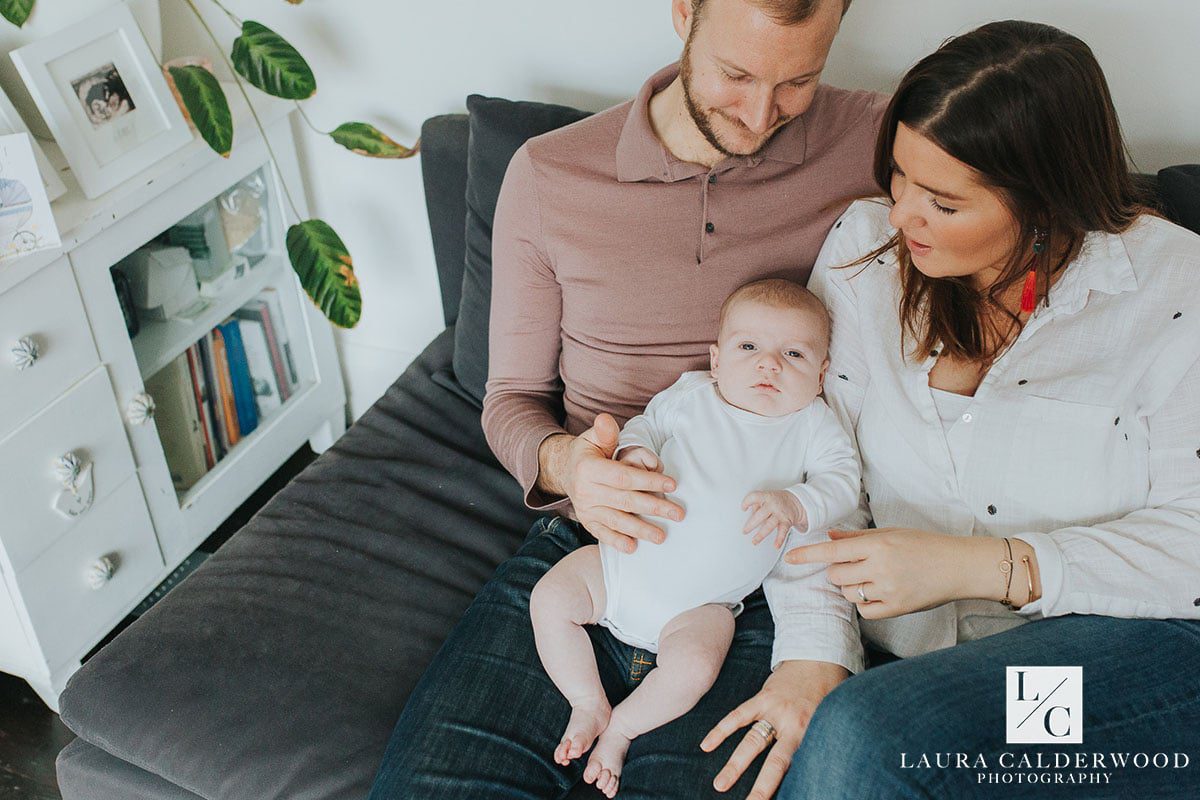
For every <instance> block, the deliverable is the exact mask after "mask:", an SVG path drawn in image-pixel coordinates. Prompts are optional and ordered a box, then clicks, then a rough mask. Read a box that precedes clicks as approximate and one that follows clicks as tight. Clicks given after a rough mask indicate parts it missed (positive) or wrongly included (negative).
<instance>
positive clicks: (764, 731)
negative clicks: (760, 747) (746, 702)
mask: <svg viewBox="0 0 1200 800" xmlns="http://www.w3.org/2000/svg"><path fill="white" fill-rule="evenodd" d="M750 730H752V731H754V732H755V733H757V734H758V735H759V736H761V737H762V738H763V741H764V742H766V743H767V744H770V743H771V741H772V740H773V739H774V738H775V726H774V725H772V724H771V723H769V722H767V721H766V720H765V719H760V720H755V722H754V724H753V725H751V726H750Z"/></svg>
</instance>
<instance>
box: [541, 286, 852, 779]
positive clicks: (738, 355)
mask: <svg viewBox="0 0 1200 800" xmlns="http://www.w3.org/2000/svg"><path fill="white" fill-rule="evenodd" d="M829 327H830V323H829V316H828V313H827V312H826V311H825V308H824V306H822V305H821V302H820V301H819V300H817V298H816V297H814V296H813V295H812V294H811V293H810V292H809V291H808V290H807V289H804V288H803V287H801V286H799V285H798V284H795V283H793V282H791V281H785V280H778V279H771V280H762V281H755V282H753V283H750V284H747V285H745V286H743V287H741V288H740V289H738V290H737V291H735V292H734V293H733V294H732V295H730V296H729V298H728V299H726V301H725V303H724V305H723V306H722V308H721V316H720V322H719V324H718V335H717V343H716V344H715V345H711V346H710V347H709V356H710V359H711V372H707V371H697V372H686V373H684V374H683V375H682V376H681V377H680V378H679V380H677V381H676V382H675V383H674V385H672V386H670V387H669V388H667V389H665V390H663V391H662V392H660V393H659V394H657V395H655V396H654V397H653V398H652V399H651V400H650V403H649V405H647V406H646V410H645V412H644V413H643V414H641V415H640V416H637V417H634V418H633V419H631V420H629V422H628V423H627V424H626V425H625V428H624V430H623V431H622V432H621V436H620V439H619V446H618V448H617V451H616V453H615V455H614V457H615V458H616V459H617V460H618V461H622V462H625V463H629V464H634V465H638V466H641V467H644V468H645V469H649V470H656V471H662V472H665V473H666V474H668V475H670V476H671V477H673V478H674V479H675V483H676V486H677V491H675V492H674V493H672V494H671V495H669V496H668V499H670V500H672V501H674V502H676V503H678V504H679V505H680V506H682V507H683V508H684V509H685V511H686V514H685V517H684V519H683V521H681V522H672V521H670V520H660V519H657V518H656V519H654V522H655V524H658V525H660V526H661V527H663V528H664V530H666V533H667V538H666V540H665V541H664V542H663V543H662V544H659V545H655V544H652V543H649V542H642V543H641V545H640V546H639V547H638V548H637V549H636V550H635V551H634V552H632V553H624V552H622V551H620V550H617V549H616V548H614V547H611V546H609V545H607V544H600V545H591V546H587V547H582V548H580V549H578V550H576V551H574V552H572V553H571V554H569V555H567V556H566V557H565V558H563V559H562V561H560V562H559V563H558V564H556V565H555V566H554V567H553V568H551V569H550V570H549V571H548V572H547V573H546V574H545V576H543V577H542V579H541V580H539V581H538V583H537V585H536V586H535V587H534V589H533V596H532V598H531V601H530V613H531V615H532V620H533V630H534V636H535V638H536V642H537V649H538V654H539V656H540V657H541V659H542V663H543V665H544V666H545V668H546V672H547V673H548V674H549V676H550V678H551V680H553V681H554V685H555V686H557V687H558V689H559V691H561V692H562V693H563V695H564V696H565V697H566V699H567V700H568V702H570V704H571V717H570V720H569V721H568V723H567V727H566V730H565V731H564V732H563V736H562V739H561V742H560V743H559V745H558V747H557V748H556V750H555V751H554V760H555V762H557V763H558V764H562V765H564V766H565V765H567V764H570V763H571V761H572V760H573V759H576V758H579V757H580V756H582V755H583V754H584V753H585V752H586V751H587V750H588V748H589V747H591V746H592V743H593V742H595V748H594V749H593V750H592V754H591V757H590V758H589V759H588V763H587V766H586V768H585V770H584V779H585V780H586V781H587V782H588V783H593V784H595V785H596V787H597V788H598V789H600V790H601V791H602V792H604V794H606V795H607V796H608V797H613V796H614V795H615V794H616V791H617V786H618V783H619V778H620V773H621V767H622V765H623V763H624V761H625V754H626V751H627V750H628V749H629V744H630V742H631V741H632V740H633V739H634V738H635V737H637V736H640V735H642V734H643V733H646V732H648V731H651V730H653V729H654V728H657V727H658V726H660V725H663V724H665V723H667V722H670V721H671V720H673V719H675V718H677V717H680V716H682V715H683V714H684V713H686V712H687V711H688V710H689V709H691V708H692V706H694V705H695V704H696V702H697V701H699V700H700V698H701V697H703V696H704V694H705V692H707V691H708V690H709V688H710V687H711V686H712V684H713V682H714V681H715V680H716V677H717V673H718V672H719V671H720V669H721V665H722V663H723V662H724V660H725V655H726V653H727V651H728V650H729V644H730V641H731V640H732V638H733V629H734V617H736V616H737V615H738V614H739V613H740V612H741V600H742V599H743V598H744V597H746V596H747V595H749V594H750V593H751V592H753V591H754V590H755V589H757V588H758V587H759V586H760V585H761V584H762V582H763V579H764V578H765V577H766V576H767V574H768V573H769V572H770V571H771V570H772V568H773V567H774V566H775V564H776V562H777V561H778V559H779V557H780V553H781V552H782V548H783V545H784V544H785V542H786V541H787V538H788V534H789V532H790V531H793V530H794V531H796V532H797V533H798V534H803V533H806V532H808V531H811V530H825V529H827V528H828V527H829V526H830V525H832V524H833V523H836V522H837V521H839V520H840V519H841V518H842V517H845V516H847V515H848V514H850V513H851V512H852V511H854V509H855V508H856V507H857V504H858V496H859V483H860V471H859V466H858V459H857V456H856V455H855V452H854V449H853V447H852V445H851V443H850V439H849V437H848V436H847V435H846V433H845V431H844V430H843V429H842V427H841V425H840V424H839V423H838V421H837V419H836V418H835V417H834V415H833V413H832V412H831V411H830V410H829V408H828V407H827V406H826V405H825V403H824V401H823V400H821V399H819V398H818V395H819V394H820V393H821V389H822V384H823V381H824V377H825V370H826V368H827V367H828V366H829V360H828V358H827V353H828V349H829ZM746 534H753V535H752V536H748V535H746ZM767 537H773V542H772V544H771V545H768V546H762V547H760V546H758V545H759V544H760V542H762V541H763V540H764V539H766V538H767ZM772 545H773V546H772ZM595 624H600V625H603V626H604V627H606V628H608V629H609V630H610V631H611V632H612V634H613V636H615V637H616V638H617V639H619V640H621V641H622V642H625V643H626V644H628V645H631V646H633V647H638V648H641V649H644V650H647V651H649V652H652V653H657V659H656V662H657V663H656V666H655V668H654V669H652V670H651V671H650V672H649V673H647V675H646V677H645V678H644V679H643V680H642V682H641V684H640V685H639V686H638V687H637V688H636V689H635V690H634V691H633V692H632V693H630V695H629V696H628V697H627V698H626V699H625V700H623V701H621V702H620V703H619V704H618V705H617V707H616V708H611V707H610V706H609V703H608V700H607V698H606V696H605V693H604V689H603V688H602V686H601V683H600V677H599V673H598V671H597V667H596V659H595V654H594V652H593V650H592V644H591V641H590V639H589V637H588V635H587V633H586V631H585V630H584V628H583V626H584V625H595ZM597 737H599V738H598V739H597Z"/></svg>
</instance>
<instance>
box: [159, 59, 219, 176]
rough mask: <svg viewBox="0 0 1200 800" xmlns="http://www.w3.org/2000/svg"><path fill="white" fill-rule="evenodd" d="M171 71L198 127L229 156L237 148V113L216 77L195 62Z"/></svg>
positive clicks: (216, 146) (209, 140)
mask: <svg viewBox="0 0 1200 800" xmlns="http://www.w3.org/2000/svg"><path fill="white" fill-rule="evenodd" d="M170 72H171V80H173V81H175V88H176V89H178V90H179V96H180V97H182V98H183V106H184V108H186V109H187V112H188V115H189V116H191V118H192V122H194V123H195V124H196V130H198V131H200V135H201V136H202V137H203V138H204V141H206V142H208V146H209V147H211V148H212V149H213V150H215V151H216V152H218V153H220V154H221V155H222V156H223V157H225V158H229V151H230V149H232V148H233V115H232V114H230V113H229V102H228V101H227V100H226V99H225V92H224V91H222V89H221V84H220V82H219V81H217V78H216V76H215V75H213V74H212V73H211V72H209V71H208V70H206V69H205V68H204V67H200V66H195V65H193V66H187V67H171V69H170Z"/></svg>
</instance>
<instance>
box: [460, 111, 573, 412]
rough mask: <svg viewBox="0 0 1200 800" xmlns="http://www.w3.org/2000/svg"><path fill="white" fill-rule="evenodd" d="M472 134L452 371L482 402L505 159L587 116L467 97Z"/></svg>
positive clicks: (485, 377) (468, 161) (485, 380)
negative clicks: (494, 232)
mask: <svg viewBox="0 0 1200 800" xmlns="http://www.w3.org/2000/svg"><path fill="white" fill-rule="evenodd" d="M467 110H468V111H469V112H470V128H471V133H470V137H469V139H468V141H467V228H466V266H465V270H464V272H463V284H462V300H461V301H460V305H459V310H458V320H457V324H456V326H455V328H456V331H457V332H456V333H455V336H454V375H455V376H456V377H457V378H458V382H459V383H460V384H462V386H463V388H464V389H466V390H467V393H468V394H469V395H470V396H471V397H473V398H475V401H476V402H477V403H478V404H479V405H480V406H482V405H483V395H484V389H485V384H486V383H487V373H488V319H489V317H490V310H491V304H492V223H493V222H494V220H495V218H496V199H497V198H498V197H499V196H500V184H501V183H502V182H503V181H504V172H505V170H507V169H508V162H509V161H511V160H512V157H513V155H514V154H515V153H516V152H517V150H518V149H520V147H521V145H522V144H524V143H525V140H526V139H530V138H532V137H534V136H537V135H539V134H543V133H546V132H548V131H552V130H554V129H555V128H561V127H562V126H564V125H568V124H570V123H572V122H576V121H578V120H581V119H583V118H584V117H586V116H588V112H585V111H579V110H578V109H574V108H568V107H567V106H558V105H552V104H549V103H532V102H524V101H513V100H501V99H498V98H492V97H482V96H480V95H477V94H473V95H471V96H470V97H468V98H467Z"/></svg>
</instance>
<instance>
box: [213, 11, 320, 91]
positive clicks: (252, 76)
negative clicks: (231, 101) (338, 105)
mask: <svg viewBox="0 0 1200 800" xmlns="http://www.w3.org/2000/svg"><path fill="white" fill-rule="evenodd" d="M230 58H232V59H233V67H234V69H236V70H237V71H238V74H239V75H241V76H242V77H243V78H245V79H246V80H248V81H250V83H252V84H254V85H255V86H257V87H258V88H259V89H262V90H263V91H264V92H266V93H267V94H271V95H275V96H276V97H282V98H284V99H286V100H303V99H304V98H306V97H312V95H313V93H314V92H315V91H317V79H316V77H314V76H313V72H312V70H311V69H309V66H308V62H307V61H305V60H304V56H302V55H300V53H299V52H297V51H296V48H294V47H292V46H291V45H290V44H288V43H287V41H286V40H285V39H284V38H283V37H282V36H280V35H279V34H277V33H275V31H273V30H271V29H270V28H268V27H267V26H266V25H262V24H260V23H258V22H254V21H253V20H246V21H245V22H243V23H242V35H241V36H239V37H237V38H236V39H234V40H233V52H232V53H230Z"/></svg>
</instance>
